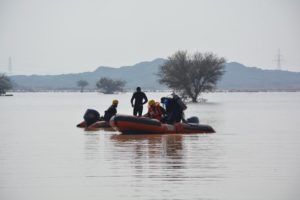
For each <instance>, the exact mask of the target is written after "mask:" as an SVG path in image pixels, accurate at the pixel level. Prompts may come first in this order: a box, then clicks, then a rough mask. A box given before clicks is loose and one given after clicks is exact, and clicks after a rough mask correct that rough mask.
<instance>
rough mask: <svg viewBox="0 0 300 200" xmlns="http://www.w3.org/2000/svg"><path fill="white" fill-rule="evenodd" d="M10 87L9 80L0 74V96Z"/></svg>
mask: <svg viewBox="0 0 300 200" xmlns="http://www.w3.org/2000/svg"><path fill="white" fill-rule="evenodd" d="M12 87H13V86H12V83H11V81H10V79H9V78H8V77H7V76H6V75H5V74H0V95H2V94H5V93H6V91H7V90H9V89H11V88H12Z"/></svg>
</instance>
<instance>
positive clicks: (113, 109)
mask: <svg viewBox="0 0 300 200" xmlns="http://www.w3.org/2000/svg"><path fill="white" fill-rule="evenodd" d="M118 103H119V101H118V100H116V99H115V100H113V101H112V105H111V106H110V107H109V108H108V109H107V110H106V111H105V112H104V117H103V118H104V120H105V121H106V122H109V120H110V118H111V117H112V116H114V115H116V114H117V107H118Z"/></svg>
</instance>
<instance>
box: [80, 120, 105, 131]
mask: <svg viewBox="0 0 300 200" xmlns="http://www.w3.org/2000/svg"><path fill="white" fill-rule="evenodd" d="M76 126H77V127H79V128H87V129H97V128H109V127H110V125H109V123H108V122H106V121H97V122H95V123H93V124H91V125H90V126H88V127H87V124H86V122H85V121H82V122H80V123H79V124H77V125H76Z"/></svg>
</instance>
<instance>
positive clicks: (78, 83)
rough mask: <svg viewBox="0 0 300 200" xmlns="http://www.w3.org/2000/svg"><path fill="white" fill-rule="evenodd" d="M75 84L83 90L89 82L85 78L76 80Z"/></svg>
mask: <svg viewBox="0 0 300 200" xmlns="http://www.w3.org/2000/svg"><path fill="white" fill-rule="evenodd" d="M77 85H78V86H79V87H80V92H83V89H84V88H85V87H86V86H88V85H89V83H88V82H87V81H85V80H79V81H77Z"/></svg>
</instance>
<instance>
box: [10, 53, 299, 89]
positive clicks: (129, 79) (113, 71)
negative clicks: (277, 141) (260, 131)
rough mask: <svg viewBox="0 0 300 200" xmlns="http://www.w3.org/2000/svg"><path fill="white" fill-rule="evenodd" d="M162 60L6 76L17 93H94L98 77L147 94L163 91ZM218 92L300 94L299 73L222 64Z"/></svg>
mask: <svg viewBox="0 0 300 200" xmlns="http://www.w3.org/2000/svg"><path fill="white" fill-rule="evenodd" d="M165 61H166V60H165V59H163V58H157V59H154V60H152V61H144V62H140V63H137V64H135V65H132V66H122V67H119V68H113V67H108V66H100V67H98V68H96V69H95V70H94V71H92V72H81V73H69V74H60V75H15V76H10V78H11V79H12V81H13V83H14V85H15V89H20V90H69V89H70V90H71V89H72V90H74V89H79V87H78V86H77V81H78V80H81V79H82V80H86V81H88V82H89V85H88V86H87V87H86V88H87V89H96V82H97V81H98V80H99V79H100V78H102V77H109V78H112V79H119V80H124V81H126V83H127V84H126V85H125V89H127V90H130V89H134V88H136V86H140V87H142V88H144V89H147V90H161V89H167V87H166V86H164V85H161V84H159V83H158V76H157V73H158V70H159V67H160V66H161V65H162V64H163V63H164V62H165ZM217 89H220V90H267V89H270V90H273V89H275V90H276V89H279V90H290V89H293V90H295V89H296V90H300V72H290V71H282V70H265V69H260V68H257V67H247V66H245V65H243V64H240V63H238V62H230V63H226V64H225V74H224V76H223V77H222V79H221V80H220V81H219V82H218V85H217Z"/></svg>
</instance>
